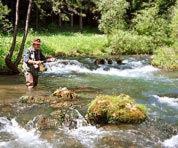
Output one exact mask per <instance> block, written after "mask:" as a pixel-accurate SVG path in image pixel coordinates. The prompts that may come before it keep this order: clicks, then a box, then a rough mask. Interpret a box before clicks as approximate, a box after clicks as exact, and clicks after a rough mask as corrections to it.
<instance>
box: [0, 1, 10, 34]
mask: <svg viewBox="0 0 178 148" xmlns="http://www.w3.org/2000/svg"><path fill="white" fill-rule="evenodd" d="M9 12H10V10H9V9H8V7H7V6H4V5H3V4H2V2H1V0H0V33H2V32H6V33H7V32H9V31H11V29H12V24H11V23H10V22H9V20H8V19H6V15H8V13H9Z"/></svg>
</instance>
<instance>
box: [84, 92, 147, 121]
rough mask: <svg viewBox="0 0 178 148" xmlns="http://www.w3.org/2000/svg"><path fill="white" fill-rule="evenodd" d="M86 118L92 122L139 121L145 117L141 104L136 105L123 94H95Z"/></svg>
mask: <svg viewBox="0 0 178 148" xmlns="http://www.w3.org/2000/svg"><path fill="white" fill-rule="evenodd" d="M86 117H87V120H88V121H89V122H90V123H92V124H107V123H112V124H119V123H139V122H142V121H144V120H145V119H146V118H147V114H146V110H145V108H144V106H143V105H137V104H136V103H135V102H134V100H133V99H132V98H131V97H130V96H128V95H125V94H121V95H119V96H107V95H106V96H104V95H100V96H97V97H96V98H95V99H94V100H93V101H92V102H91V104H90V106H89V108H88V112H87V115H86Z"/></svg>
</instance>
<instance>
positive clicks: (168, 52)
mask: <svg viewBox="0 0 178 148" xmlns="http://www.w3.org/2000/svg"><path fill="white" fill-rule="evenodd" d="M152 64H153V65H155V66H158V67H160V68H162V69H165V70H175V69H178V56H177V55H176V51H175V49H173V48H170V47H162V48H159V49H157V50H156V51H155V53H154V56H153V60H152Z"/></svg>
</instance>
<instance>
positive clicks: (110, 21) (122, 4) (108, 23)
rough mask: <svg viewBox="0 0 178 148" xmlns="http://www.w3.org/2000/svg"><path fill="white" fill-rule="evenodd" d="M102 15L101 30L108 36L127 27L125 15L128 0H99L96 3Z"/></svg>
mask: <svg viewBox="0 0 178 148" xmlns="http://www.w3.org/2000/svg"><path fill="white" fill-rule="evenodd" d="M96 3H97V5H98V9H99V11H100V13H101V19H100V24H99V29H100V30H101V31H103V32H104V33H106V34H109V33H111V32H112V31H113V30H115V29H124V28H125V26H126V22H125V19H124V17H125V13H126V8H128V3H127V2H126V0H110V1H108V0H99V1H98V2H96Z"/></svg>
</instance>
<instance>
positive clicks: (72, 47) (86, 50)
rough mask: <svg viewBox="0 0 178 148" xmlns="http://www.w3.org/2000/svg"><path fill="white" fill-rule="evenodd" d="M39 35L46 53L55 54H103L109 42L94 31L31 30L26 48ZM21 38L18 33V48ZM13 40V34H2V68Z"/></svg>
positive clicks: (0, 62)
mask: <svg viewBox="0 0 178 148" xmlns="http://www.w3.org/2000/svg"><path fill="white" fill-rule="evenodd" d="M37 37H38V38H40V39H41V40H42V50H43V53H44V54H46V55H55V54H57V53H60V52H64V53H66V54H77V53H79V54H82V55H102V54H104V53H103V50H104V48H105V45H106V43H107V38H106V36H105V35H103V34H99V33H94V32H87V31H84V32H83V33H80V32H69V31H65V32H64V31H63V32H57V33H44V32H42V33H39V32H30V33H29V35H28V38H27V41H26V45H25V48H27V47H29V46H30V45H31V41H32V40H33V39H34V38H37ZM21 38H22V35H18V38H17V49H18V47H19V45H20V42H21ZM11 41H12V36H0V68H2V66H4V57H5V55H6V54H7V52H8V50H9V48H10V45H11ZM17 49H16V51H15V53H16V52H17Z"/></svg>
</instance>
